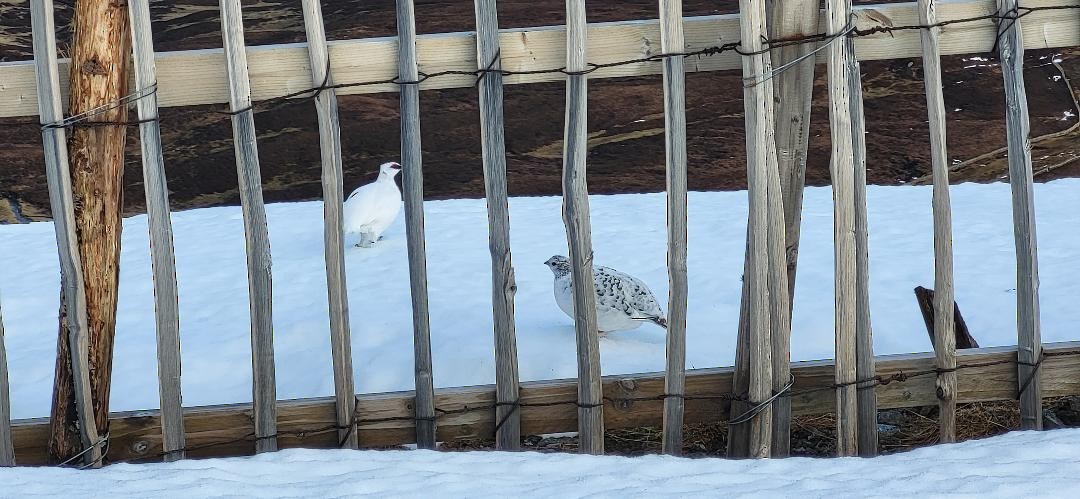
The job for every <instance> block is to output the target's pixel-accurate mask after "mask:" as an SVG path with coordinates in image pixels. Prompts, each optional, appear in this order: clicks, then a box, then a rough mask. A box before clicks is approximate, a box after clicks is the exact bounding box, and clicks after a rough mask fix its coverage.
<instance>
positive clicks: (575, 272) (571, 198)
mask: <svg viewBox="0 0 1080 499" xmlns="http://www.w3.org/2000/svg"><path fill="white" fill-rule="evenodd" d="M586 34H587V29H586V23H585V0H566V69H567V71H584V70H585V69H586V65H587V63H588V61H587V60H586V58H585V52H586V51H585V47H586V44H587V40H586ZM588 78H589V77H588V75H584V74H579V75H567V77H566V125H565V130H564V132H563V133H564V136H563V175H562V188H563V203H562V216H563V224H565V225H566V240H567V243H568V244H569V248H570V252H569V256H570V275H571V277H570V279H571V280H572V282H573V283H574V286H573V287H574V330H575V332H576V335H577V354H578V358H577V364H578V440H579V441H578V450H579V452H583V453H588V454H603V453H604V406H603V401H604V399H603V392H602V390H603V386H602V385H601V384H600V339H599V333H598V331H597V328H596V283H594V282H593V269H592V263H593V251H592V227H591V222H590V220H589V189H588V184H587V183H586V181H585V171H586V161H585V157H586V155H587V154H588V131H589V129H588Z"/></svg>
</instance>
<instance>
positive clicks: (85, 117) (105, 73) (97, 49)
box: [50, 0, 131, 461]
mask: <svg viewBox="0 0 1080 499" xmlns="http://www.w3.org/2000/svg"><path fill="white" fill-rule="evenodd" d="M128 35H129V33H128V12H127V8H126V4H124V3H117V2H108V1H105V0H76V1H75V14H74V18H73V21H72V47H71V65H70V72H69V77H70V94H71V95H70V98H69V99H68V115H69V116H73V117H80V116H81V120H82V121H85V122H87V123H94V122H98V123H102V122H105V123H114V124H110V125H96V126H77V127H75V128H73V129H72V130H71V135H70V140H69V141H68V144H67V150H68V157H69V160H68V162H69V165H70V176H71V187H72V199H73V202H74V207H75V213H74V215H75V218H74V224H75V233H76V235H77V237H76V240H77V244H78V246H79V255H80V256H81V265H82V271H83V274H84V277H85V280H84V282H83V285H84V286H85V289H86V314H87V319H86V320H87V328H88V329H87V345H88V350H87V352H88V353H87V361H88V362H89V376H90V397H91V399H92V401H93V414H94V420H95V421H96V425H97V430H98V432H99V433H100V434H103V435H107V434H108V431H109V388H110V384H111V379H112V357H113V337H114V335H115V333H116V299H117V289H118V287H117V285H118V281H117V279H118V276H119V274H120V272H119V265H120V231H121V227H122V226H121V220H120V217H121V214H122V210H123V187H124V182H123V178H124V144H125V137H126V133H127V127H126V126H125V125H124V124H123V123H124V122H126V121H127V116H128V110H127V102H126V101H122V99H123V98H124V97H125V96H127V94H128V79H129V76H130V75H129V74H128V68H129V62H130V61H131V50H130V49H131V45H130V38H129V36H128ZM54 217H55V214H54ZM68 312H70V310H69V311H68ZM60 329H61V334H60V336H61V337H64V336H66V334H67V333H66V332H65V328H64V327H63V326H61V328H60ZM58 345H59V348H58V352H57V369H56V381H55V383H54V386H53V409H52V418H51V421H52V439H51V443H50V453H51V454H52V456H53V458H54V459H55V460H57V461H63V460H65V459H67V458H68V457H70V456H73V455H75V454H76V453H77V452H78V451H79V450H80V447H79V443H78V442H79V438H78V432H76V431H75V430H74V422H75V419H76V417H75V414H76V412H77V411H75V410H73V408H72V405H73V404H74V397H75V395H74V389H73V387H74V384H73V382H72V375H71V370H70V367H69V364H68V358H69V356H70V354H69V351H68V349H67V347H68V346H70V345H68V344H67V342H66V341H60V342H59V343H58Z"/></svg>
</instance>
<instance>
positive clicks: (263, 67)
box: [0, 0, 1080, 117]
mask: <svg viewBox="0 0 1080 499" xmlns="http://www.w3.org/2000/svg"><path fill="white" fill-rule="evenodd" d="M995 1H996V0H967V1H957V2H947V3H943V4H941V5H940V7H939V9H938V19H939V20H942V21H946V20H955V19H964V18H971V17H976V16H982V15H986V14H987V13H989V12H993V11H994V10H995V9H996V4H995ZM1078 4H1080V0H1027V1H1025V2H1024V5H1025V6H1027V7H1036V6H1048V5H1078ZM855 13H856V24H857V26H858V27H859V28H860V29H869V28H873V27H880V26H883V25H893V26H904V25H915V24H918V14H917V12H916V9H915V4H914V3H894V4H884V5H860V6H859V7H857V8H856V9H855ZM1078 27H1080V13H1077V11H1040V12H1034V13H1032V14H1030V15H1028V16H1025V17H1024V22H1023V26H1022V29H1023V31H1024V34H1025V39H1026V44H1027V45H1026V46H1027V48H1029V49H1039V48H1051V47H1063V46H1075V45H1080V29H1078ZM823 29H824V27H823V26H818V27H817V29H816V30H815V31H816V32H823ZM588 31H589V34H588V37H589V39H590V40H592V43H590V45H589V49H588V59H589V61H590V62H596V63H604V62H615V61H625V60H630V59H636V58H640V57H644V56H647V55H650V54H651V52H649V51H648V49H647V48H643V47H657V46H659V45H660V44H661V39H660V23H659V21H656V20H643V21H621V22H615V23H595V24H592V25H591V26H589V28H588ZM685 33H686V49H687V50H698V49H702V48H706V47H711V46H715V45H717V44H718V43H722V42H727V41H731V40H737V39H738V38H739V17H738V15H736V14H725V15H719V16H695V17H688V18H686V20H685ZM995 35H996V28H995V26H994V23H993V22H991V21H990V20H983V21H978V22H971V23H963V24H955V25H951V26H949V28H948V29H947V30H945V31H944V32H943V33H942V36H941V39H940V42H941V54H942V55H956V54H975V53H984V52H986V51H988V50H990V49H991V47H993V45H994V38H995ZM919 37H920V35H919V33H918V31H917V30H905V31H897V32H893V33H879V34H875V35H872V36H867V37H859V38H858V39H857V40H855V48H856V51H857V55H858V58H859V59H860V60H882V59H900V58H912V57H919V56H920V54H921V47H920V39H919ZM499 41H500V45H501V47H502V63H503V68H504V69H507V70H513V71H528V70H542V69H552V68H559V67H562V66H563V64H564V63H565V61H564V59H565V49H566V31H565V28H564V27H562V26H543V27H535V28H523V29H508V30H502V31H501V32H500V35H499ZM329 50H330V62H331V67H332V70H333V73H334V77H335V78H336V79H337V81H338V82H339V83H340V82H359V81H369V80H379V79H384V78H393V77H394V76H396V75H397V39H396V38H395V37H383V38H369V39H363V40H340V41H334V42H331V43H330V45H329ZM417 52H418V54H419V60H420V64H421V68H422V69H423V70H424V71H425V72H427V73H434V72H437V71H443V70H462V71H473V70H475V69H476V67H477V64H478V63H477V61H476V48H475V41H474V35H473V34H472V33H470V32H460V33H439V34H430V35H424V36H420V37H418V39H417ZM157 57H158V61H157V62H158V78H159V84H160V89H161V90H160V104H161V106H164V107H171V106H189V105H196V104H214V103H223V102H228V100H229V87H228V80H227V77H226V75H225V74H223V71H221V67H223V66H224V65H225V57H224V53H223V51H222V50H221V49H207V50H196V51H181V52H163V53H159V54H157ZM249 59H250V63H251V65H250V68H251V78H252V80H251V83H252V96H253V98H254V99H255V100H265V99H270V98H274V97H280V96H282V95H285V94H287V93H290V92H296V91H299V90H304V89H306V88H309V86H310V84H311V82H310V81H309V79H308V78H307V75H308V74H309V73H310V68H309V67H308V66H309V62H308V54H307V48H306V47H305V46H304V45H303V44H282V45H266V46H259V47H251V48H250V49H249ZM825 59H826V54H825V52H824V51H823V52H820V53H818V56H817V58H816V62H817V63H819V64H821V63H824V62H825ZM685 65H686V67H685V69H686V71H687V72H699V71H720V70H731V69H739V68H740V67H741V62H740V61H739V57H738V56H737V55H735V53H734V52H725V53H723V54H719V55H716V56H712V57H694V58H689V59H687V60H686V61H685ZM662 68H663V65H662V64H661V63H659V62H647V63H638V64H630V65H626V66H619V67H611V68H604V69H601V70H598V71H595V72H593V73H591V74H590V75H589V76H590V78H617V77H626V76H642V75H652V74H660V73H661V71H662ZM61 76H62V77H65V78H66V66H64V67H61ZM563 78H564V76H563V75H561V74H558V73H556V74H534V75H513V76H507V77H506V78H504V80H503V82H504V84H507V85H517V84H523V83H539V82H552V81H562V79H563ZM0 81H3V82H4V85H3V87H0V117H8V116H32V115H34V114H35V113H36V106H37V97H36V94H35V92H34V72H33V63H32V62H31V61H20V62H9V63H0ZM475 84H476V79H475V78H474V77H472V76H448V77H443V78H433V79H430V80H427V81H425V82H424V83H422V84H421V85H420V88H421V89H422V90H426V89H437V88H462V87H472V86H474V85H475ZM396 91H398V88H397V86H396V85H389V84H388V85H373V86H362V87H352V88H344V89H341V90H339V92H338V94H339V95H345V94H359V93H378V92H396Z"/></svg>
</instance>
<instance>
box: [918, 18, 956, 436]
mask: <svg viewBox="0 0 1080 499" xmlns="http://www.w3.org/2000/svg"><path fill="white" fill-rule="evenodd" d="M918 6H919V23H920V24H923V25H933V24H936V23H937V12H936V2H935V1H934V0H918ZM921 32H922V62H923V81H924V82H925V85H926V109H927V112H928V114H929V124H930V158H931V162H932V167H933V176H934V198H933V210H934V353H935V355H936V357H937V367H938V369H946V370H948V369H956V336H955V333H954V331H953V328H954V319H953V254H952V208H951V207H950V203H949V155H948V152H947V151H946V142H945V99H944V96H943V94H942V87H941V57H940V52H939V50H938V34H939V33H940V32H941V28H929V29H923V30H921ZM937 397H938V408H939V416H938V421H939V424H940V436H939V440H940V441H941V442H943V443H948V442H955V441H956V373H955V372H941V373H939V374H938V376H937Z"/></svg>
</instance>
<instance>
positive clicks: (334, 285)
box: [303, 0, 357, 449]
mask: <svg viewBox="0 0 1080 499" xmlns="http://www.w3.org/2000/svg"><path fill="white" fill-rule="evenodd" d="M303 9H304V29H305V31H306V32H307V40H308V60H309V61H311V81H312V84H313V85H316V86H318V85H322V84H323V83H324V82H325V84H327V85H332V84H333V83H334V81H333V76H332V75H331V73H330V54H329V52H328V51H327V48H326V30H325V28H324V27H323V15H322V4H321V3H319V2H318V1H317V0H303ZM315 110H316V112H318V115H319V144H320V147H321V151H320V156H321V158H322V190H323V247H324V249H323V251H324V254H323V257H324V259H325V261H326V294H327V301H328V304H329V316H330V350H331V357H332V359H333V363H334V396H335V397H336V410H337V424H338V441H339V442H341V446H342V447H345V448H349V449H355V448H356V446H357V439H356V425H355V424H354V423H353V413H354V412H355V411H356V390H355V389H354V388H353V366H352V340H351V334H350V332H349V294H348V288H347V286H346V276H345V236H344V234H343V227H342V210H343V207H342V202H343V201H344V200H345V193H344V188H343V186H342V173H341V163H342V158H341V126H340V123H339V122H338V102H337V92H336V91H335V90H334V89H332V88H329V89H324V90H322V91H320V92H319V94H318V95H317V96H316V97H315Z"/></svg>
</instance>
